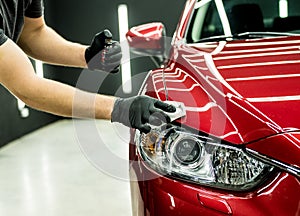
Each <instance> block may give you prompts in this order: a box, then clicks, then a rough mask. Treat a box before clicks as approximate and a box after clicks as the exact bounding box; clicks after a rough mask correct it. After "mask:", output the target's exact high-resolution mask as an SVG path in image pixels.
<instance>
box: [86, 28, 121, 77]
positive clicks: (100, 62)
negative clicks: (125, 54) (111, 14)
mask: <svg viewBox="0 0 300 216" xmlns="http://www.w3.org/2000/svg"><path fill="white" fill-rule="evenodd" d="M121 58H122V51H121V46H120V44H119V43H118V42H117V41H113V40H112V34H111V32H110V31H109V30H107V29H105V30H104V31H102V32H100V33H98V34H96V35H95V37H94V38H93V40H92V43H91V45H90V46H89V47H88V48H87V49H86V51H85V60H86V62H87V65H88V68H89V69H90V70H101V71H106V72H111V73H117V72H119V67H120V62H121Z"/></svg>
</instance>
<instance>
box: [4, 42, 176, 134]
mask: <svg viewBox="0 0 300 216" xmlns="http://www.w3.org/2000/svg"><path fill="white" fill-rule="evenodd" d="M0 83H1V84H2V85H3V86H5V87H6V88H7V89H8V90H10V91H11V92H12V93H13V94H14V95H15V96H17V97H18V98H19V99H21V100H22V101H23V102H25V103H26V104H27V105H28V106H30V107H32V108H35V109H38V110H42V111H46V112H49V113H53V114H56V115H60V116H68V117H79V118H97V119H107V120H111V121H112V122H119V123H122V124H124V125H126V126H129V127H133V128H136V129H139V130H141V131H142V132H145V133H147V132H149V131H150V129H151V127H150V126H149V125H148V123H149V122H150V123H151V121H153V123H154V122H157V121H156V120H157V119H158V118H159V119H160V120H161V121H163V122H169V121H170V118H169V117H168V115H167V114H166V113H164V112H163V111H166V112H175V111H176V109H175V107H173V106H172V105H168V104H166V103H163V102H161V101H159V100H157V99H154V98H150V97H147V96H135V97H131V98H126V99H121V98H115V97H111V96H105V95H100V94H94V93H88V92H85V91H81V90H79V89H75V88H74V87H71V86H68V85H65V84H62V83H59V82H56V81H52V80H48V79H45V78H40V77H38V76H37V75H36V74H35V72H34V69H33V67H32V65H31V62H30V61H29V59H28V57H27V56H26V54H25V53H24V52H23V51H22V50H21V49H20V48H19V47H18V46H17V45H16V44H15V43H14V42H12V41H11V40H10V39H8V40H7V41H6V42H5V43H4V44H2V45H1V46H0Z"/></svg>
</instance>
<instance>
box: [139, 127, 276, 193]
mask: <svg viewBox="0 0 300 216" xmlns="http://www.w3.org/2000/svg"><path fill="white" fill-rule="evenodd" d="M136 144H137V145H138V146H139V148H138V149H139V153H140V155H141V156H142V158H143V159H144V160H145V162H146V163H147V164H148V165H149V166H150V167H151V168H152V169H154V170H156V171H157V172H159V173H161V174H163V175H168V176H170V177H174V178H178V179H181V180H186V181H190V182H194V183H198V184H203V185H208V186H213V187H217V188H223V189H229V190H237V191H245V190H249V189H251V188H253V187H255V186H257V185H258V184H260V183H261V182H262V181H263V179H264V178H265V177H266V175H267V174H268V173H270V172H271V171H272V169H273V167H271V166H269V165H267V164H264V163H263V162H261V161H258V160H256V159H254V158H252V157H251V156H250V155H248V154H247V153H246V152H245V151H244V150H243V149H240V148H237V147H233V146H229V145H225V144H221V143H220V142H218V141H217V140H214V139H213V138H207V137H203V136H199V135H195V134H193V133H191V132H189V131H186V130H184V129H182V128H179V127H175V126H174V127H171V128H169V129H161V128H156V129H153V130H151V132H150V133H148V134H140V133H139V132H136Z"/></svg>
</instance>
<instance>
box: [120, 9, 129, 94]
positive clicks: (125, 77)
mask: <svg viewBox="0 0 300 216" xmlns="http://www.w3.org/2000/svg"><path fill="white" fill-rule="evenodd" d="M118 19H119V35H120V43H121V47H122V53H123V57H122V65H121V67H122V87H123V92H124V93H126V94H130V93H131V92H132V80H131V64H130V50H129V45H128V43H127V41H126V36H125V35H126V33H127V31H128V7H127V5H126V4H120V5H119V6H118Z"/></svg>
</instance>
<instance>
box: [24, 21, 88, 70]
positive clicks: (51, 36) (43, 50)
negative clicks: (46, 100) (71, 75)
mask: <svg viewBox="0 0 300 216" xmlns="http://www.w3.org/2000/svg"><path fill="white" fill-rule="evenodd" d="M18 45H19V46H20V47H21V48H22V50H23V51H25V52H26V54H27V55H29V56H31V57H33V58H35V59H39V60H41V61H44V62H47V63H51V64H56V65H64V66H73V67H81V68H85V67H87V64H86V60H85V50H86V48H87V46H85V45H81V44H78V43H73V42H70V41H68V40H66V39H64V38H63V37H61V36H60V35H59V34H58V33H56V32H55V31H54V30H53V29H52V28H50V27H48V26H47V25H46V23H45V20H44V17H43V16H42V17H39V18H28V17H25V22H24V28H23V31H22V33H21V36H20V39H19V41H18Z"/></svg>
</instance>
